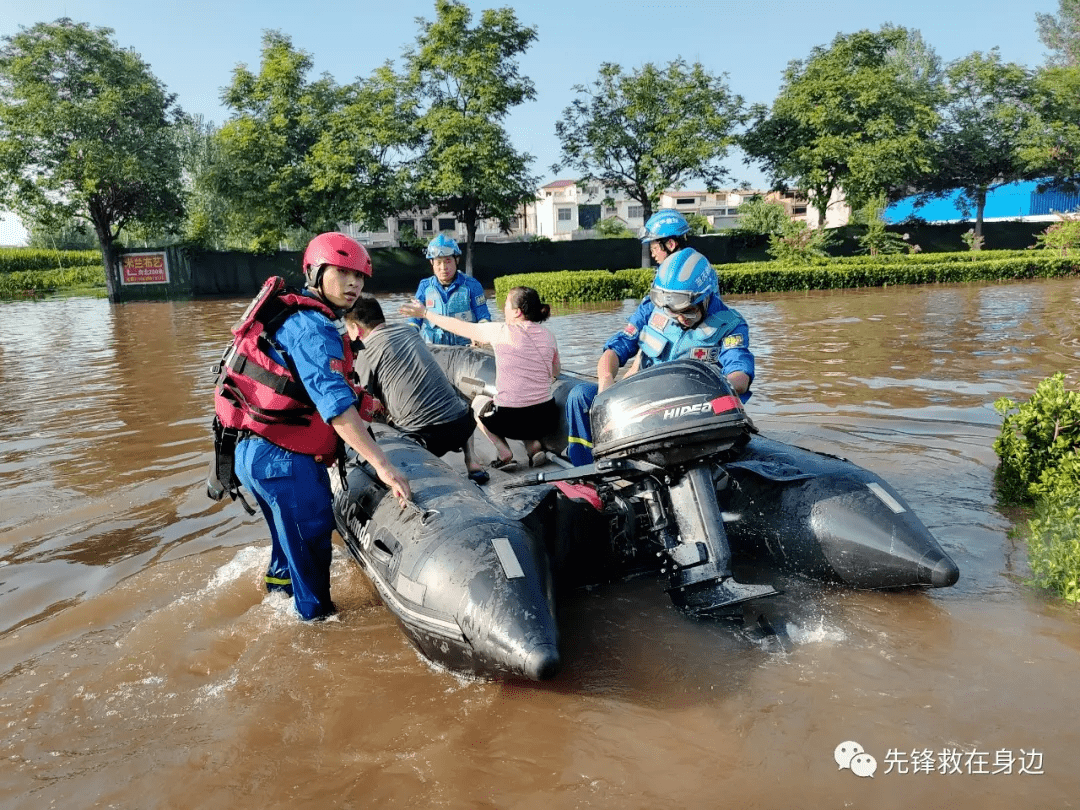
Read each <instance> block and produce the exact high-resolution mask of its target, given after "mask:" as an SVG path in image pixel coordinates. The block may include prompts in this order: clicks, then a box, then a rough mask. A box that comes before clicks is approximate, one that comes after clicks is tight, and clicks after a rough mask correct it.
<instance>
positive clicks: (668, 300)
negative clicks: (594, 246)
mask: <svg viewBox="0 0 1080 810" xmlns="http://www.w3.org/2000/svg"><path fill="white" fill-rule="evenodd" d="M689 232H690V225H689V223H687V221H686V218H685V217H683V215H682V214H680V213H679V212H678V211H675V210H674V209H671V208H664V209H661V210H659V211H657V212H656V213H655V214H653V215H652V216H651V217H649V219H648V221H647V222H646V223H645V227H644V228H643V229H642V233H641V241H642V242H643V243H645V242H647V243H648V244H649V251H650V253H651V254H652V257H653V259H654V260H655V261H657V262H658V263H659V264H660V267H659V269H658V270H657V272H656V277H655V278H654V279H653V285H652V288H651V289H650V291H649V297H648V298H646V299H645V300H644V301H642V302H641V305H640V306H639V307H638V308H637V311H635V312H634V314H633V315H632V316H630V319H629V320H628V321H627V324H626V326H625V327H623V329H622V330H621V331H619V332H617V333H616V334H615V335H613V336H612V337H611V339H610V340H608V342H607V343H606V344H604V351H603V354H601V356H600V360H599V361H598V362H597V364H596V376H597V384H595V385H594V384H592V383H582V384H580V385H577V386H575V387H574V388H573V390H572V391H571V392H570V394H569V396H568V397H567V399H566V421H567V424H568V425H569V436H568V444H567V448H566V455H567V458H568V459H569V460H570V461H571V462H572V463H573V464H574V466H581V465H583V464H590V463H592V460H593V456H592V428H591V425H590V424H589V409H590V408H591V407H592V402H593V399H594V398H595V397H596V394H597V393H598V392H600V391H603V390H604V389H606V388H608V387H609V386H610V385H611V384H612V383H614V382H615V375H616V374H617V373H618V370H619V368H621V367H622V366H623V365H625V364H626V362H627V361H628V360H630V358H632V357H634V355H636V354H638V353H639V352H640V358H639V361H638V362H637V363H635V364H634V366H633V367H631V369H630V370H629V371H628V372H627V375H628V376H629V375H630V374H633V373H635V372H636V371H638V370H640V369H641V368H648V367H649V366H651V365H654V364H656V363H664V362H666V361H668V360H678V359H683V358H693V359H698V360H704V361H706V362H713V363H717V364H718V365H720V366H721V368H722V369H723V371H724V374H725V375H726V376H727V378H728V382H729V383H730V384H731V387H732V388H733V389H734V390H735V392H736V393H737V394H739V396H740V397H741V398H742V399H743V401H744V402H745V401H746V400H747V399H749V397H750V384H751V382H752V381H753V379H754V355H753V354H751V353H750V330H749V327H748V326H747V325H746V321H745V320H743V318H742V316H741V315H739V313H738V312H736V311H735V310H733V309H730V308H729V307H727V306H726V305H725V304H724V302H723V301H722V300H721V298H720V290H719V285H718V282H717V278H716V270H715V268H713V266H712V265H711V264H710V263H709V260H708V259H706V258H705V257H704V256H703V255H702V254H700V253H698V252H697V251H696V250H694V249H693V248H691V247H690V246H689V245H688V244H687V234H689Z"/></svg>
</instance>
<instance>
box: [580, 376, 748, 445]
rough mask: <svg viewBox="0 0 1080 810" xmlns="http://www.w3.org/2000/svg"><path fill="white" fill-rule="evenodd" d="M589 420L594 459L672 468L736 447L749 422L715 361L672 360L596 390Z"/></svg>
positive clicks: (744, 439)
mask: <svg viewBox="0 0 1080 810" xmlns="http://www.w3.org/2000/svg"><path fill="white" fill-rule="evenodd" d="M590 420H591V422H592V432H593V456H594V457H595V458H596V459H606V458H633V459H640V460H642V461H647V462H649V463H651V464H656V465H658V466H661V467H672V466H676V465H680V464H686V463H689V462H693V461H698V460H701V459H705V458H709V457H714V456H723V455H725V454H728V453H731V452H732V451H735V450H739V449H741V448H742V447H743V446H745V444H746V442H747V441H749V438H750V434H751V432H752V430H753V426H752V423H751V422H750V419H749V417H747V415H746V411H745V410H743V406H742V402H740V401H739V397H738V395H737V394H736V393H735V392H734V391H733V390H732V388H731V385H730V384H729V383H728V381H727V378H726V377H725V376H724V374H723V372H722V371H721V370H720V368H719V367H718V366H716V365H715V364H711V363H703V362H701V361H700V360H674V361H672V362H670V363H661V364H658V365H655V366H653V367H652V368H648V369H646V370H645V371H642V372H640V373H638V374H635V375H633V376H631V377H627V378H625V379H623V380H622V381H621V382H620V383H619V384H618V385H616V386H613V387H612V388H609V389H607V390H606V391H602V392H601V393H599V394H597V395H596V399H595V400H594V401H593V404H592V408H591V412H590Z"/></svg>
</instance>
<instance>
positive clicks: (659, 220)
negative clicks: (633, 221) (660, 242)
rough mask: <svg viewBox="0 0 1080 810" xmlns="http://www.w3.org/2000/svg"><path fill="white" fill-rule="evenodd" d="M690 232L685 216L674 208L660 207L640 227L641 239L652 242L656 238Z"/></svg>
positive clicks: (665, 237) (666, 237)
mask: <svg viewBox="0 0 1080 810" xmlns="http://www.w3.org/2000/svg"><path fill="white" fill-rule="evenodd" d="M689 232H690V223H689V222H687V221H686V217H684V216H683V215H682V214H680V213H679V212H678V211H676V210H675V209H674V208H661V209H660V210H659V211H657V212H656V213H655V214H653V215H652V216H651V217H649V221H648V222H646V223H645V227H644V228H642V229H641V241H642V242H652V241H653V240H656V239H668V238H669V237H673V236H682V235H683V234H684V233H689Z"/></svg>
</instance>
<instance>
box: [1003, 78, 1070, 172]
mask: <svg viewBox="0 0 1080 810" xmlns="http://www.w3.org/2000/svg"><path fill="white" fill-rule="evenodd" d="M1030 106H1031V112H1030V114H1029V115H1028V116H1027V118H1026V120H1025V125H1024V127H1023V128H1022V130H1021V132H1020V135H1019V139H1018V150H1019V157H1020V160H1021V161H1022V163H1023V165H1024V167H1025V168H1026V170H1027V171H1029V172H1030V173H1031V174H1033V175H1034V176H1038V177H1044V178H1049V179H1048V180H1047V185H1051V186H1055V187H1058V188H1065V189H1068V188H1075V187H1077V185H1080V67H1062V66H1049V67H1044V68H1042V69H1041V70H1039V71H1038V72H1037V73H1036V74H1035V79H1034V84H1033V92H1032V96H1031V104H1030Z"/></svg>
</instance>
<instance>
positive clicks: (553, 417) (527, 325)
mask: <svg viewBox="0 0 1080 810" xmlns="http://www.w3.org/2000/svg"><path fill="white" fill-rule="evenodd" d="M401 314H402V315H406V316H408V317H416V318H421V317H422V318H425V319H427V320H428V321H430V322H431V323H433V324H434V325H435V326H438V327H439V328H441V329H444V330H446V331H448V332H453V333H454V334H456V335H460V336H462V337H464V338H468V339H469V340H472V341H475V342H478V343H489V344H491V347H492V348H493V349H494V351H495V391H496V393H495V398H494V400H493V399H491V398H490V397H484V396H478V397H476V398H474V399H473V410H474V411H475V412H476V415H477V419H478V420H479V422H480V431H481V432H482V433H483V434H484V435H485V436H487V437H488V439H490V440H491V443H492V444H493V445H495V451H496V459H495V461H493V462H492V464H491V466H492V467H494V468H495V469H500V468H503V467H508V466H510V465H512V464H514V463H515V461H514V452H513V450H511V449H510V446H509V445H508V444H507V443H506V439H520V440H522V441H523V442H524V443H525V451H526V452H527V453H528V454H529V466H530V467H532V466H536V465H538V464H542V463H543V462H544V461H545V460H546V459H547V457H546V455H545V454H544V448H543V445H541V444H540V438H542V437H543V436H546V435H548V434H549V433H551V432H552V431H553V430H555V429H556V428H557V426H558V424H559V409H558V406H557V405H556V404H555V400H554V398H552V396H551V383H552V381H553V380H554V379H555V378H556V377H558V376H559V373H560V367H559V347H558V344H557V343H556V341H555V335H553V334H552V333H551V331H550V330H549V329H548V328H547V327H545V326H541V324H542V323H543V322H544V321H546V320H547V319H548V317H549V316H550V315H551V307H549V306H548V305H547V304H544V303H542V302H541V301H540V295H539V293H537V292H536V290H534V289H532V288H531V287H514V288H513V289H511V290H510V292H508V293H507V295H506V304H505V306H504V307H503V315H504V317H505V319H506V321H505V323H465V322H464V321H459V320H457V319H455V318H450V317H447V316H445V315H440V314H438V313H437V312H434V311H433V310H431V309H425V308H424V307H423V306H421V305H420V304H419V303H418V302H416V301H410V302H408V303H407V304H405V305H403V306H402V308H401Z"/></svg>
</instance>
